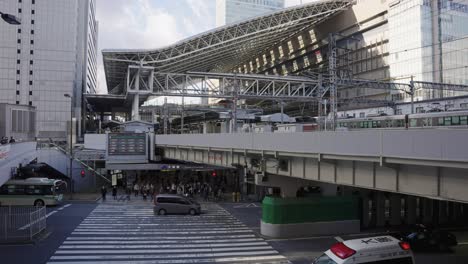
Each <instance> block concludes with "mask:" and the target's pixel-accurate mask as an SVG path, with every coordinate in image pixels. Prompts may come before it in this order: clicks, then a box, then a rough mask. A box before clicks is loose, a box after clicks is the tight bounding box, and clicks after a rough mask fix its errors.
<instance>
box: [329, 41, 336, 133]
mask: <svg viewBox="0 0 468 264" xmlns="http://www.w3.org/2000/svg"><path fill="white" fill-rule="evenodd" d="M328 39H329V40H328V73H329V75H330V77H329V82H330V83H329V93H330V114H331V124H330V128H331V130H335V128H336V118H337V115H338V102H337V101H338V99H337V97H338V92H337V83H336V82H337V78H338V77H337V69H336V68H337V66H336V56H337V47H336V35H335V34H333V33H330V34H329V35H328Z"/></svg>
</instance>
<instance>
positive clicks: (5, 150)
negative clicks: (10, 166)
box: [0, 144, 10, 160]
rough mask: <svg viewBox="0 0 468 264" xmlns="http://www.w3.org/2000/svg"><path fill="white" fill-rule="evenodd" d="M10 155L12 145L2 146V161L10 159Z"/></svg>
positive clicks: (0, 154)
mask: <svg viewBox="0 0 468 264" xmlns="http://www.w3.org/2000/svg"><path fill="white" fill-rule="evenodd" d="M8 153H10V144H7V145H0V160H5V159H6V158H8Z"/></svg>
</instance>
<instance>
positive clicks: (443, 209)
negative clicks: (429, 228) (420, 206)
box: [435, 201, 449, 224]
mask: <svg viewBox="0 0 468 264" xmlns="http://www.w3.org/2000/svg"><path fill="white" fill-rule="evenodd" d="M435 202H436V203H438V204H439V224H446V223H447V222H448V214H447V210H448V206H449V204H448V202H446V201H435Z"/></svg>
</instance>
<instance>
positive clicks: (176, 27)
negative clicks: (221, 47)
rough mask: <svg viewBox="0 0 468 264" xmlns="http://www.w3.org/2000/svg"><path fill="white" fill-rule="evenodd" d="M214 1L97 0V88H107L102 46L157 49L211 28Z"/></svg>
mask: <svg viewBox="0 0 468 264" xmlns="http://www.w3.org/2000/svg"><path fill="white" fill-rule="evenodd" d="M312 1H314V0H302V2H303V3H307V2H312ZM215 3H216V0H131V1H129V0H97V6H96V9H97V10H96V19H97V20H98V23H99V33H98V34H99V36H98V48H99V57H98V92H99V93H106V92H107V88H106V83H105V76H104V67H103V63H102V53H101V51H102V50H103V49H157V48H161V47H164V46H167V45H171V44H173V43H174V42H176V41H178V40H182V39H185V38H187V37H190V36H193V35H195V34H198V33H202V32H205V31H207V30H210V29H213V28H214V27H215V19H216V13H215ZM300 3H301V0H285V4H286V7H290V6H294V5H298V4H300Z"/></svg>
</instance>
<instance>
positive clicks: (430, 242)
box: [401, 225, 458, 251]
mask: <svg viewBox="0 0 468 264" xmlns="http://www.w3.org/2000/svg"><path fill="white" fill-rule="evenodd" d="M401 240H403V241H406V242H408V243H409V244H410V245H411V248H412V249H413V250H414V251H431V250H439V251H450V250H451V249H452V248H453V247H455V246H456V245H457V244H458V242H457V238H456V236H455V235H454V234H452V233H450V232H448V231H444V230H437V229H432V228H428V227H426V226H424V225H417V226H416V227H415V228H414V229H413V230H412V231H411V232H409V233H407V234H404V235H403V236H402V237H401Z"/></svg>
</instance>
